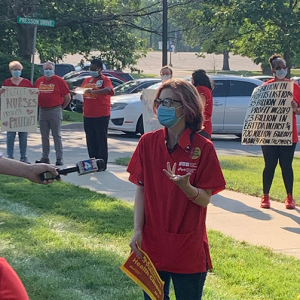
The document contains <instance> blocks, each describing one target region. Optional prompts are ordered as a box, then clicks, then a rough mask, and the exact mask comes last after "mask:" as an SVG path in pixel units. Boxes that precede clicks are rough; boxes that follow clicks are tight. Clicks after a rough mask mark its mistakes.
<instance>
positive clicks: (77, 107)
mask: <svg viewBox="0 0 300 300" xmlns="http://www.w3.org/2000/svg"><path fill="white" fill-rule="evenodd" d="M88 77H91V75H85V76H79V77H74V78H71V79H67V80H66V82H67V84H68V86H69V89H70V91H72V90H74V89H75V88H76V87H79V86H81V84H82V83H83V81H84V79H85V78H88ZM109 79H110V81H111V83H112V85H113V87H114V88H115V87H117V86H118V85H121V84H122V83H123V81H122V80H120V79H118V78H114V77H109ZM82 105H83V95H80V94H75V95H72V93H71V101H70V103H69V105H68V106H67V107H66V108H65V109H66V110H69V111H74V112H78V113H82Z"/></svg>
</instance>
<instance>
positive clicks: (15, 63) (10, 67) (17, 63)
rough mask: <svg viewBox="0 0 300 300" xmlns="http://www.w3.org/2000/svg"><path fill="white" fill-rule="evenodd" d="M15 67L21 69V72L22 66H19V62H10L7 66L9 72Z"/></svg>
mask: <svg viewBox="0 0 300 300" xmlns="http://www.w3.org/2000/svg"><path fill="white" fill-rule="evenodd" d="M15 66H18V67H21V70H23V66H22V64H21V63H20V62H19V61H17V60H14V61H11V62H10V63H9V64H8V68H9V70H11V69H12V68H13V67H15Z"/></svg>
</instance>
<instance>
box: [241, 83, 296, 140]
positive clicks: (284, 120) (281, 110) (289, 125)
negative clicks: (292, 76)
mask: <svg viewBox="0 0 300 300" xmlns="http://www.w3.org/2000/svg"><path fill="white" fill-rule="evenodd" d="M293 87H294V86H293V83H292V82H274V83H270V84H267V85H262V86H259V87H257V88H255V89H254V91H253V93H252V96H251V99H250V102H249V106H248V109H247V113H246V117H245V121H244V127H243V134H242V144H244V145H250V144H251V145H286V146H288V145H292V135H293V110H292V100H293Z"/></svg>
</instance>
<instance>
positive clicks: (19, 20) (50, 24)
mask: <svg viewBox="0 0 300 300" xmlns="http://www.w3.org/2000/svg"><path fill="white" fill-rule="evenodd" d="M17 23H19V24H25V25H38V26H48V27H54V24H55V21H54V20H45V19H33V18H24V17H17Z"/></svg>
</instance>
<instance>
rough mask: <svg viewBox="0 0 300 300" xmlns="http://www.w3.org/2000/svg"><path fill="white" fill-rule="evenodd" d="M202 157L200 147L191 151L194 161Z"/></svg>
mask: <svg viewBox="0 0 300 300" xmlns="http://www.w3.org/2000/svg"><path fill="white" fill-rule="evenodd" d="M200 155H201V150H200V148H199V147H196V148H194V149H192V151H191V156H192V159H197V158H199V157H200Z"/></svg>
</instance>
